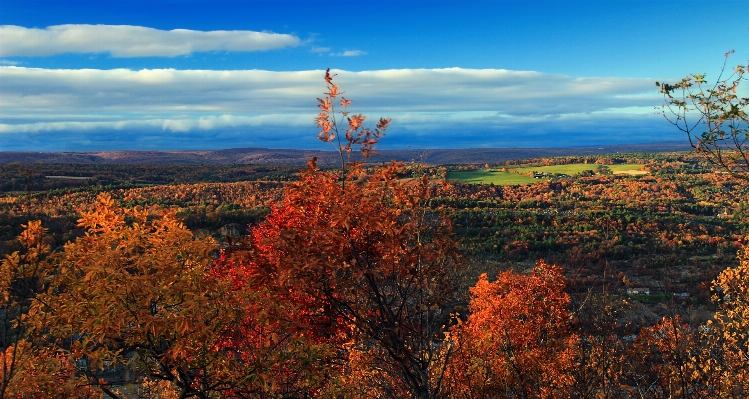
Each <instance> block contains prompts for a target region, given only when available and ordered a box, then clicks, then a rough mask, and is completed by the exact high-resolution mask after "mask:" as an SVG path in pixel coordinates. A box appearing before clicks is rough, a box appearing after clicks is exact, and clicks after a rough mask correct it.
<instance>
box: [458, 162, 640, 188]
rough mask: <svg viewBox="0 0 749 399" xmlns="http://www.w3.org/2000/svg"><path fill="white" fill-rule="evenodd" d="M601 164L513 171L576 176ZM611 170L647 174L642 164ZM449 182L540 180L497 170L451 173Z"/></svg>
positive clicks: (502, 183) (511, 182)
mask: <svg viewBox="0 0 749 399" xmlns="http://www.w3.org/2000/svg"><path fill="white" fill-rule="evenodd" d="M598 166H600V165H599V164H583V163H576V164H568V165H551V166H530V167H524V168H513V170H515V171H517V172H519V173H530V172H538V173H551V174H554V173H564V174H568V175H574V174H577V173H580V172H582V171H584V170H593V171H595V170H596V169H597V168H598ZM604 166H607V167H608V168H609V170H611V171H612V172H613V173H614V174H628V175H641V174H647V172H646V171H644V170H641V169H642V167H643V165H642V164H621V165H604ZM447 180H453V181H461V182H464V183H471V184H495V185H499V186H507V185H512V184H528V183H533V182H536V181H538V180H536V179H534V178H532V177H530V176H525V175H521V174H517V173H510V172H500V171H496V170H475V171H450V172H448V173H447Z"/></svg>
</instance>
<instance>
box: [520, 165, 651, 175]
mask: <svg viewBox="0 0 749 399" xmlns="http://www.w3.org/2000/svg"><path fill="white" fill-rule="evenodd" d="M598 166H601V165H599V164H584V163H573V164H569V165H551V166H531V167H526V168H514V169H513V170H515V171H517V172H520V173H526V172H533V171H536V172H538V173H544V172H546V173H565V174H568V175H574V174H576V173H580V172H582V171H584V170H596V168H598ZM602 166H606V167H608V168H609V170H611V171H612V172H614V173H622V172H629V171H639V170H640V169H641V168H642V166H643V165H640V164H620V165H602Z"/></svg>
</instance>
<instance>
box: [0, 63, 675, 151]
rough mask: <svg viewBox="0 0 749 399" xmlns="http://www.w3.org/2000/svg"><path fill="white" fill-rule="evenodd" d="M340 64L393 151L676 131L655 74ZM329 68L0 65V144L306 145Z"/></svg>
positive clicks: (341, 77) (346, 84) (621, 139)
mask: <svg viewBox="0 0 749 399" xmlns="http://www.w3.org/2000/svg"><path fill="white" fill-rule="evenodd" d="M335 72H336V73H337V74H338V76H336V77H335V81H336V83H338V84H339V85H340V86H341V88H342V89H343V90H344V91H345V94H344V96H346V97H347V98H351V99H353V100H354V103H353V105H352V106H351V111H353V112H357V113H358V112H362V113H364V114H366V115H367V116H368V117H369V118H370V119H376V118H379V117H386V116H390V117H392V118H393V122H394V127H393V128H392V130H391V131H389V136H390V137H389V138H387V139H386V140H385V141H383V144H385V147H388V146H389V147H398V146H405V145H412V146H421V147H423V148H429V147H431V148H436V147H446V146H454V147H481V146H508V145H509V146H512V145H515V146H534V144H535V146H553V145H575V144H578V145H584V144H591V143H627V142H629V143H632V142H647V141H663V140H667V139H674V138H675V137H673V136H672V137H664V136H658V133H657V132H658V131H659V130H668V128H667V127H665V126H662V127H663V129H661V128H658V127H657V126H660V125H658V123H657V122H655V121H656V120H657V119H655V118H656V117H655V116H654V115H652V113H653V112H652V106H653V105H654V104H658V103H659V102H660V101H661V99H660V98H659V97H658V95H657V93H656V92H655V90H654V85H653V81H652V80H649V79H627V78H578V77H570V76H564V75H552V74H543V73H538V72H527V71H509V70H498V69H491V70H475V69H462V68H448V69H401V70H379V71H363V72H348V71H335ZM323 75H324V71H321V70H317V71H295V72H273V71H262V70H240V71H213V70H173V69H153V70H138V71H135V70H129V69H112V70H96V69H80V70H58V69H34V68H19V67H0V79H1V80H2V84H1V85H0V150H31V151H34V150H37V149H39V150H42V149H44V150H50V147H54V148H58V147H60V146H63V147H64V148H63V149H66V150H70V149H71V148H80V150H83V149H125V148H129V149H137V148H164V149H178V148H185V149H187V148H229V147H249V146H268V147H276V148H278V147H287V148H291V147H297V148H299V147H307V148H309V147H310V146H315V145H316V143H315V140H314V138H315V132H316V128H315V126H314V123H313V120H314V116H315V113H316V111H317V109H316V108H315V107H316V101H315V98H316V97H322V95H323V94H322V93H323V91H324V90H325V85H324V81H323V79H322V77H323ZM446 140H449V143H448V142H447V141H446ZM386 143H387V144H390V145H387V144H386ZM39 146H43V147H44V148H38V147H39ZM55 146H56V147H55ZM52 150H54V149H52Z"/></svg>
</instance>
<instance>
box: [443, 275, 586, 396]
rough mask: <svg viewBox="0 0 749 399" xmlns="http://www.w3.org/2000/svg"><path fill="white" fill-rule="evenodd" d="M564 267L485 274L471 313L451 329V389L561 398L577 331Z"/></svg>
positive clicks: (567, 386)
mask: <svg viewBox="0 0 749 399" xmlns="http://www.w3.org/2000/svg"><path fill="white" fill-rule="evenodd" d="M565 284H566V283H565V279H564V275H563V274H562V270H561V268H559V267H557V266H554V265H548V264H546V263H545V262H544V261H539V262H538V264H537V265H536V266H535V267H534V268H533V271H532V272H531V273H530V274H527V275H526V274H518V273H514V272H511V271H507V272H502V273H500V274H499V276H498V277H497V280H496V281H494V282H490V281H489V280H488V278H487V276H486V275H485V274H484V275H482V276H481V277H480V278H479V281H478V283H477V284H476V286H475V287H473V288H471V294H472V297H471V301H470V304H469V312H470V313H469V315H468V317H467V319H466V320H465V321H461V322H460V323H458V324H457V325H455V326H454V327H453V328H452V329H451V330H450V338H451V340H452V341H453V342H454V345H455V350H454V354H453V357H452V359H451V361H450V363H449V367H448V376H449V378H448V380H449V382H450V385H451V390H452V391H453V392H454V393H458V392H460V395H461V396H462V397H466V398H486V397H509V398H564V397H569V389H570V388H571V386H572V385H573V380H572V377H571V375H572V373H571V371H572V368H573V367H574V365H575V361H576V351H575V344H576V336H575V334H574V333H573V332H572V330H571V325H570V317H569V312H568V306H569V301H570V300H569V296H568V295H567V294H566V293H565V292H564V288H565Z"/></svg>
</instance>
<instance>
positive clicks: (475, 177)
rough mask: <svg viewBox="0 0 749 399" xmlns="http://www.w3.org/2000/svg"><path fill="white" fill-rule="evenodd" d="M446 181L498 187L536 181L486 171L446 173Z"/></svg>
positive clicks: (525, 177) (520, 176)
mask: <svg viewBox="0 0 749 399" xmlns="http://www.w3.org/2000/svg"><path fill="white" fill-rule="evenodd" d="M447 180H458V181H462V182H466V183H484V184H489V183H494V184H496V185H499V186H507V185H510V184H527V183H533V182H537V181H538V180H537V179H534V178H532V177H528V176H522V175H516V174H514V173H507V172H492V171H486V170H476V171H472V172H447Z"/></svg>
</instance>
